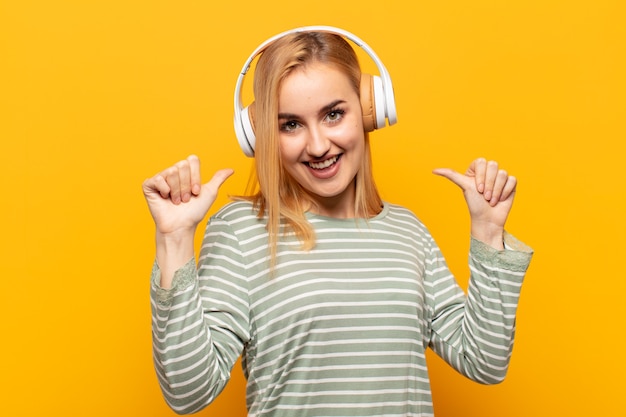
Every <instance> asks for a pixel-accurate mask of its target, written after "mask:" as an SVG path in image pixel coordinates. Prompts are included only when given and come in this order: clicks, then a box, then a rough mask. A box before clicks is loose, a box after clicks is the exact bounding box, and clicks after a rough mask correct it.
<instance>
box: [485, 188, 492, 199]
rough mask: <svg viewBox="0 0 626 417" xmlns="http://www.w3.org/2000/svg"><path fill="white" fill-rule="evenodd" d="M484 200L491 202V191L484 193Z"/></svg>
mask: <svg viewBox="0 0 626 417" xmlns="http://www.w3.org/2000/svg"><path fill="white" fill-rule="evenodd" d="M485 200H487V201H491V191H489V190H487V191H486V192H485Z"/></svg>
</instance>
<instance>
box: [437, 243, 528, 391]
mask: <svg viewBox="0 0 626 417" xmlns="http://www.w3.org/2000/svg"><path fill="white" fill-rule="evenodd" d="M504 239H505V244H506V247H507V248H508V249H506V250H496V249H494V248H492V247H490V246H488V245H486V244H484V243H482V242H480V241H478V240H476V239H474V238H472V239H471V242H470V254H469V268H470V280H469V285H468V290H467V294H466V293H465V292H464V291H463V290H462V289H461V288H460V287H459V286H458V284H457V283H456V281H455V279H454V277H453V276H452V274H451V273H450V271H449V269H448V267H447V266H446V263H445V261H444V259H443V256H442V254H441V252H440V251H439V248H438V247H437V246H436V245H435V244H434V242H432V246H431V248H430V253H429V256H430V267H429V268H427V272H426V288H427V293H428V296H427V300H428V311H429V315H430V320H431V322H430V343H429V345H430V347H431V348H432V349H433V351H434V352H435V353H437V354H438V355H439V356H440V357H442V358H443V359H444V360H445V361H446V362H447V363H449V364H450V365H451V366H452V367H453V368H454V369H456V370H457V371H459V372H460V373H461V374H463V375H465V376H466V377H468V378H470V379H472V380H474V381H477V382H480V383H483V384H495V383H499V382H502V381H503V380H504V377H505V376H506V373H507V370H508V366H509V361H510V358H511V352H512V349H513V342H514V336H515V317H516V312H517V306H518V300H519V296H520V291H521V287H522V282H523V279H524V276H525V273H526V270H527V268H528V265H529V263H530V259H531V257H532V249H531V248H529V247H528V246H526V245H525V244H523V243H522V242H520V241H518V240H517V239H515V238H514V237H513V236H512V235H510V234H508V233H505V237H504Z"/></svg>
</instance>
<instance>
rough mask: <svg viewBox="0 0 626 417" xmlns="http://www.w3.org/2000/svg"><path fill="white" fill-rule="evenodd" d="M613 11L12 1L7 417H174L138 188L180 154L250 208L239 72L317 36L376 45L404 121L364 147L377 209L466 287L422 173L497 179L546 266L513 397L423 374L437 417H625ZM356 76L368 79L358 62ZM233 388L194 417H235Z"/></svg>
mask: <svg viewBox="0 0 626 417" xmlns="http://www.w3.org/2000/svg"><path fill="white" fill-rule="evenodd" d="M623 4H624V3H623V2H622V1H620V0H614V1H609V0H589V1H575V0H572V1H565V0H562V1H545V0H541V1H538V0H526V1H521V0H519V1H518V0H511V1H506V2H505V1H496V0H491V1H489V0H473V1H462V0H451V1H439V2H432V1H428V2H426V1H403V2H394V1H387V2H381V1H371V0H359V1H353V0H344V1H340V2H330V3H329V2H319V1H318V2H306V1H303V2H293V1H292V0H289V1H273V2H272V1H267V2H258V1H248V0H244V1H240V2H232V1H231V2H213V1H177V2H174V1H171V2H168V1H155V0H135V1H121V0H108V1H104V0H93V1H78V0H74V1H70V0H57V1H36V0H20V1H9V0H0V138H1V144H2V148H1V149H2V150H1V151H0V163H1V165H0V167H1V174H0V186H1V189H0V190H1V192H2V197H1V200H0V201H1V204H0V207H1V208H0V210H2V213H1V216H0V219H1V220H0V221H1V222H2V223H1V225H2V227H1V229H0V230H1V232H2V239H1V241H0V242H1V243H0V245H2V246H1V250H0V254H1V256H2V261H1V266H2V279H3V291H2V293H3V295H2V301H1V302H0V317H1V318H2V330H1V333H0V337H1V338H2V341H1V343H0V358H2V359H1V360H2V365H1V369H2V370H1V378H2V382H1V384H2V387H1V389H0V396H1V398H2V399H1V402H0V413H1V414H2V415H5V416H11V417H15V416H40V415H63V416H85V415H88V416H92V417H96V416H122V415H129V416H131V415H132V416H152V417H154V416H172V415H174V414H173V412H171V411H170V410H169V409H168V408H167V406H166V405H165V403H164V401H163V400H162V398H161V394H160V391H159V388H158V386H157V382H156V378H155V375H154V372H153V369H152V362H151V342H150V311H149V300H148V277H149V273H150V268H151V264H152V259H153V256H154V246H153V225H152V223H151V219H150V216H149V214H148V211H147V209H146V206H145V202H144V201H143V197H142V194H141V182H142V181H143V179H144V178H145V177H147V176H151V175H152V174H154V173H156V172H157V171H159V170H160V169H162V168H164V167H165V166H168V165H169V164H171V163H173V162H175V161H177V160H179V159H181V158H184V157H185V156H187V155H188V154H190V153H196V154H198V155H199V156H200V157H201V159H202V161H203V166H204V172H205V175H206V176H207V177H208V175H209V174H210V173H212V171H214V170H215V169H218V168H222V167H232V168H234V169H235V170H236V174H235V176H234V177H232V178H231V179H230V180H229V181H228V182H227V183H226V184H225V186H224V188H223V192H222V195H221V197H220V200H219V201H218V205H221V204H223V203H225V202H226V201H227V195H228V194H238V193H241V192H243V190H244V187H245V184H246V181H247V178H248V172H249V168H250V160H249V159H247V158H245V157H244V156H243V154H242V153H241V151H240V150H239V148H238V145H237V142H236V140H235V137H234V133H233V127H232V111H233V109H232V94H233V87H234V84H235V79H236V75H237V73H238V71H239V70H240V69H241V66H242V65H243V62H244V60H245V58H246V57H247V56H248V54H249V53H250V52H251V51H252V50H253V49H254V48H255V47H256V46H257V45H258V44H259V43H261V42H262V41H263V40H265V39H266V38H268V37H269V36H271V35H274V34H276V33H278V32H280V31H283V30H286V29H290V28H292V27H295V26H301V25H308V24H328V25H334V26H339V27H342V28H344V29H346V30H349V31H351V32H353V33H355V34H357V35H358V36H360V37H361V38H363V39H364V40H365V41H366V42H368V44H370V46H372V47H373V49H374V50H375V51H376V52H377V53H378V55H379V56H380V57H381V59H382V60H383V61H384V62H385V64H386V66H387V68H388V69H389V71H390V73H391V76H392V79H393V81H394V86H395V91H396V97H397V106H398V112H399V123H398V124H397V125H396V126H393V127H391V128H386V129H383V130H381V131H379V132H376V133H375V134H374V135H373V143H374V145H373V146H374V162H375V175H376V177H377V180H378V183H379V186H380V189H381V190H382V193H383V195H384V198H385V199H387V200H389V201H393V202H396V203H401V204H404V205H407V206H409V207H410V208H411V209H413V210H414V211H415V212H416V213H417V214H418V215H419V216H420V217H421V218H422V219H423V220H424V221H425V223H426V224H427V225H428V226H429V227H430V229H431V231H432V232H433V234H434V236H435V237H436V239H437V240H438V242H439V243H440V246H441V247H442V249H443V251H444V254H445V255H446V256H447V258H448V261H449V264H450V266H451V268H452V269H453V271H454V272H456V273H457V274H458V276H459V281H460V282H461V284H462V285H464V286H465V285H466V276H467V267H466V260H467V247H468V217H467V214H466V209H465V205H464V202H463V199H462V196H461V193H460V191H459V190H458V189H457V188H456V187H455V186H454V185H452V184H451V183H448V182H447V181H446V180H445V179H443V178H440V177H436V176H433V175H432V174H431V173H430V171H431V170H432V169H433V168H435V167H439V166H450V167H453V168H456V169H458V170H464V169H465V167H466V166H467V164H468V163H469V162H470V160H471V159H473V158H474V157H477V156H485V157H488V158H493V159H497V160H498V161H500V162H501V164H502V166H503V167H505V168H507V169H508V170H509V171H510V172H511V173H512V174H514V175H516V176H518V177H519V179H520V185H519V192H518V195H517V200H516V204H515V206H514V209H513V212H512V215H511V217H510V220H509V224H508V229H509V230H510V231H511V232H513V233H514V234H515V235H517V236H518V237H519V238H521V239H522V240H524V241H525V242H526V243H528V244H530V245H531V246H532V247H533V248H534V249H535V251H536V255H535V258H534V260H533V263H532V265H531V268H530V270H529V273H528V276H527V281H526V283H525V287H524V289H523V292H522V299H521V305H520V309H519V317H518V333H517V341H516V346H515V349H514V355H513V360H512V363H511V368H510V372H509V375H508V378H507V380H506V381H505V382H504V383H503V384H501V385H498V386H490V387H485V386H481V385H478V384H475V383H472V382H469V381H467V380H465V379H463V377H461V376H459V375H457V374H455V373H454V372H453V371H451V370H450V369H449V368H448V367H447V366H445V365H444V364H443V363H442V362H441V361H440V360H439V359H438V358H436V357H434V356H432V355H431V356H430V357H429V363H430V366H431V370H432V372H431V373H432V381H433V392H434V400H435V408H436V412H437V416H438V417H453V416H455V417H456V416H460V415H463V416H465V417H472V416H474V417H478V416H480V417H502V416H507V417H509V416H510V417H518V416H519V417H522V416H524V417H528V416H534V417H540V416H564V415H567V416H590V415H594V416H617V415H624V413H625V412H626V406H625V405H624V398H623V395H624V392H623V390H624V388H623V383H622V381H621V380H622V379H623V375H624V374H626V366H625V364H626V362H625V359H624V358H625V355H624V345H623V344H622V342H621V340H622V339H623V331H624V318H625V314H624V292H625V290H626V288H625V284H624V282H625V278H626V277H625V276H624V275H625V274H624V266H623V265H624V263H623V261H624V249H625V245H624V236H626V222H625V220H624V213H626V191H625V189H626V187H625V185H624V180H625V177H626V176H625V175H624V156H625V154H626V153H625V151H624V142H625V140H626V134H625V133H626V129H625V123H624V116H625V103H624V101H625V97H626V96H625V94H624V93H625V88H624V87H625V83H624V74H626V65H625V52H626V49H625V47H624V45H625V41H626V34H625V27H626V25H624V21H625V17H626V16H625V13H624V6H623ZM364 63H365V65H366V67H367V66H368V65H370V66H371V64H370V63H369V62H368V61H364ZM243 384H244V382H243V377H242V375H241V371H240V370H239V367H238V366H237V368H236V370H235V373H234V376H233V382H232V383H231V384H230V385H229V387H228V388H227V390H226V392H225V393H224V394H223V396H222V397H220V399H219V400H218V401H217V402H216V403H215V404H213V405H211V406H210V407H208V408H207V409H205V410H204V411H203V412H201V413H200V415H204V416H224V415H228V416H243V415H245V407H244V403H243V401H244V400H243V399H244V396H243V386H244V385H243Z"/></svg>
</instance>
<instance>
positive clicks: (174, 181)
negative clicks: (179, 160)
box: [161, 165, 181, 204]
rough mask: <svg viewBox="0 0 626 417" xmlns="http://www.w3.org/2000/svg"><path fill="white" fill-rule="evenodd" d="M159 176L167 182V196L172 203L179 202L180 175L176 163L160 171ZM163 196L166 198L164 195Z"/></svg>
mask: <svg viewBox="0 0 626 417" xmlns="http://www.w3.org/2000/svg"><path fill="white" fill-rule="evenodd" d="M161 176H162V177H163V178H164V179H165V182H167V185H168V186H169V189H170V191H169V198H170V200H172V203H174V204H179V203H180V201H181V199H180V175H179V173H178V167H177V166H176V165H174V166H172V167H169V168H167V169H166V170H165V171H163V172H162V173H161ZM164 198H167V197H166V196H164Z"/></svg>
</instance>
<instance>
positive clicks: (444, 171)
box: [433, 168, 467, 190]
mask: <svg viewBox="0 0 626 417" xmlns="http://www.w3.org/2000/svg"><path fill="white" fill-rule="evenodd" d="M433 174H435V175H439V176H441V177H444V178H447V179H449V180H450V181H452V182H453V183H455V184H456V185H458V186H459V187H461V189H462V190H465V189H466V188H467V177H466V176H465V175H463V174H461V173H459V172H456V171H455V170H453V169H450V168H437V169H434V170H433Z"/></svg>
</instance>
